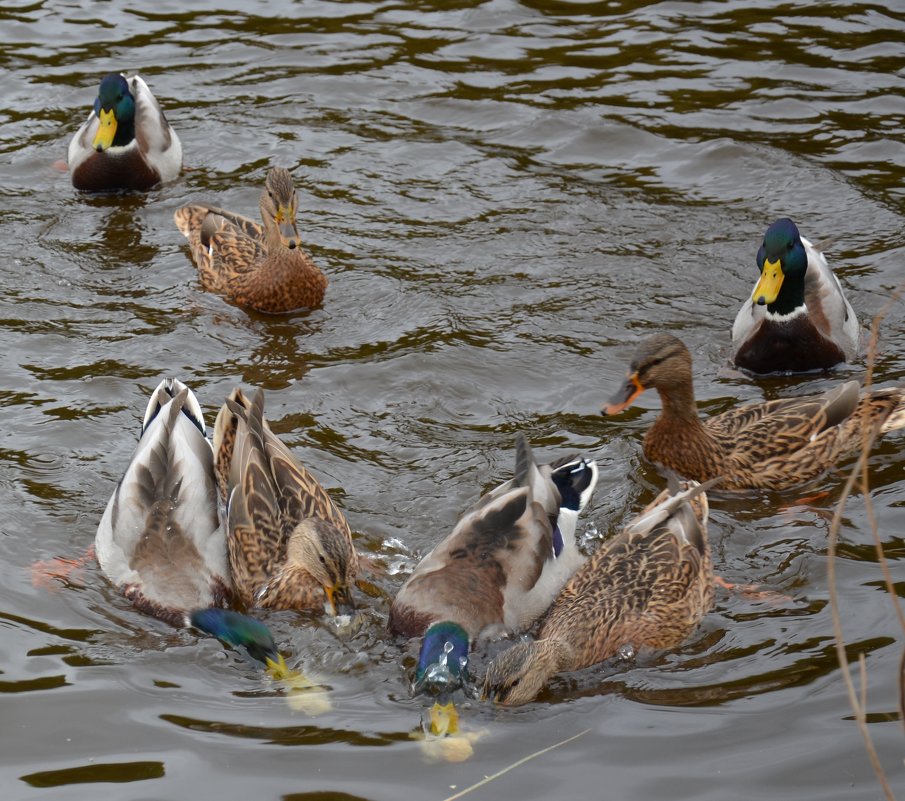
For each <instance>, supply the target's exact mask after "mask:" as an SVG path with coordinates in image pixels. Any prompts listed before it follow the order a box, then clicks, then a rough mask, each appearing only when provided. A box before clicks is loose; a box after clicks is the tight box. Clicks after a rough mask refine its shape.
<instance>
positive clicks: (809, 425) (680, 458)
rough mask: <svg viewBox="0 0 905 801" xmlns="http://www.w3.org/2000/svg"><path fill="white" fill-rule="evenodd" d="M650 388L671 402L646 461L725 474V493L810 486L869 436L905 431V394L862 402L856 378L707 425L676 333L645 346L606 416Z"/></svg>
mask: <svg viewBox="0 0 905 801" xmlns="http://www.w3.org/2000/svg"><path fill="white" fill-rule="evenodd" d="M645 389H656V390H657V392H658V393H659V394H660V401H661V403H662V405H663V410H662V411H661V413H660V416H659V417H658V418H657V420H656V422H655V423H654V424H653V425H652V426H651V428H650V430H649V431H648V432H647V434H646V435H645V437H644V454H645V456H647V458H648V459H650V461H652V462H654V463H655V464H659V465H663V466H664V467H667V468H670V469H672V470H675V471H677V472H678V473H680V474H681V475H682V476H685V477H686V478H693V479H695V480H696V481H706V480H708V479H710V478H715V477H716V476H722V477H723V481H722V483H721V484H720V489H721V490H723V489H729V490H739V489H757V488H759V489H784V488H786V487H791V486H794V485H796V484H800V483H803V482H806V481H810V480H812V479H815V478H818V477H820V476H821V475H823V473H825V472H826V471H827V470H829V469H830V468H831V467H832V466H833V465H834V464H836V462H838V461H839V460H840V459H843V458H845V457H846V456H848V455H850V454H852V453H854V452H856V451H857V450H858V449H859V448H860V447H861V443H862V439H863V436H864V434H865V433H867V434H868V435H870V436H873V435H881V434H885V433H886V432H888V431H892V430H893V429H896V428H902V427H903V426H905V389H902V388H898V387H896V388H892V389H879V390H874V391H872V392H869V393H865V394H864V395H860V397H859V388H858V384H857V383H856V382H855V381H848V382H846V383H844V384H841V385H840V386H837V387H836V388H834V389H832V390H829V391H828V392H825V393H823V394H822V395H806V396H803V397H798V398H783V399H780V400H772V401H764V402H754V403H747V404H745V405H743V406H740V407H738V408H737V409H730V410H729V411H726V412H723V413H722V414H718V415H715V416H714V417H709V418H707V419H706V420H703V421H702V420H701V418H700V417H699V416H698V411H697V407H696V405H695V400H694V387H693V384H692V377H691V355H690V354H689V352H688V349H687V348H686V347H685V345H684V344H682V342H681V341H680V340H679V339H677V338H676V337H674V336H672V335H670V334H657V335H655V336H652V337H650V338H648V339H646V340H645V341H644V342H642V343H641V346H640V347H639V348H638V351H637V353H636V354H635V357H634V358H633V359H632V363H631V367H630V368H629V375H628V379H627V380H626V382H625V384H624V385H623V386H622V388H621V389H620V390H619V391H618V392H616V394H615V395H613V397H612V398H611V399H610V400H609V402H608V404H607V405H606V406H604V408H603V413H604V414H617V413H618V412H621V411H622V410H623V409H625V408H627V407H628V406H630V405H631V404H632V402H633V401H634V400H635V398H637V397H638V396H639V395H640V394H641V393H642V392H643V391H644V390H645Z"/></svg>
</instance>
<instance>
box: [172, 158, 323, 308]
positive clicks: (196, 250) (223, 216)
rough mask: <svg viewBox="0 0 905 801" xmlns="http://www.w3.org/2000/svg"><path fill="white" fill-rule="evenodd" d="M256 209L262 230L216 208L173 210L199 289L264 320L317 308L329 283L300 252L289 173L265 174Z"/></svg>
mask: <svg viewBox="0 0 905 801" xmlns="http://www.w3.org/2000/svg"><path fill="white" fill-rule="evenodd" d="M260 206H261V219H262V221H263V223H264V225H263V227H262V226H261V225H259V224H258V223H256V222H254V221H253V220H250V219H248V218H247V217H243V216H241V215H239V214H234V213H233V212H231V211H226V210H224V209H220V208H217V207H215V206H207V205H200V204H198V205H192V206H183V207H182V208H180V209H177V210H176V213H175V215H174V218H175V220H176V226H177V228H179V230H180V231H181V232H182V234H183V235H184V236H185V238H186V239H188V241H189V246H190V247H191V250H192V257H193V258H194V259H195V264H196V265H197V266H198V273H199V274H200V276H201V284H202V286H203V287H204V289H206V290H207V291H209V292H216V293H218V294H220V295H223V296H225V297H227V298H229V299H230V300H232V301H234V302H235V303H237V304H238V305H240V306H245V307H248V308H251V309H256V310H257V311H260V312H266V313H268V314H285V313H287V312H291V311H295V310H296V309H301V308H305V307H311V306H318V305H319V304H320V303H321V301H323V299H324V292H325V291H326V289H327V277H326V276H325V275H324V274H323V273H322V272H321V271H320V270H319V269H318V268H317V266H316V265H315V264H314V262H313V261H311V258H310V256H308V254H307V253H305V251H304V250H302V242H301V238H300V237H299V232H298V228H297V227H296V222H295V218H296V211H297V209H298V197H297V195H296V192H295V186H293V183H292V177H291V176H290V175H289V171H288V170H285V169H283V168H282V167H274V168H273V169H271V170H270V171H269V172H268V173H267V180H266V182H265V185H264V191H263V192H262V193H261V203H260Z"/></svg>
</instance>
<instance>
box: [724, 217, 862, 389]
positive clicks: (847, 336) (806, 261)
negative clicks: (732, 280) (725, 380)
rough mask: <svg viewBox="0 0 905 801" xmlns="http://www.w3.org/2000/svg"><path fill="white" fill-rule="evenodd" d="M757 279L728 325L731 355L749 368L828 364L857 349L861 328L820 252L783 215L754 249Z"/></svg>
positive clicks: (782, 369) (802, 368) (787, 369)
mask: <svg viewBox="0 0 905 801" xmlns="http://www.w3.org/2000/svg"><path fill="white" fill-rule="evenodd" d="M757 267H758V269H759V270H761V277H760V280H759V281H758V282H757V285H756V286H755V287H754V291H753V292H752V293H751V297H750V298H749V299H748V300H746V301H745V303H744V305H743V306H742V308H741V310H740V311H739V313H738V315H737V316H736V318H735V323H734V324H733V326H732V351H733V355H732V361H733V363H734V364H735V365H736V366H737V367H740V368H742V369H743V370H748V371H749V372H752V373H761V374H763V373H801V372H806V371H809V370H828V369H829V368H830V367H833V366H834V365H836V364H839V363H841V362H850V361H852V360H853V359H855V358H856V357H857V355H858V350H859V345H860V339H861V330H860V328H859V326H858V319H857V317H855V312H854V310H853V309H852V307H851V304H850V303H849V302H848V300H846V298H845V295H844V294H843V293H842V286H841V284H840V283H839V279H838V278H836V276H835V275H834V274H833V271H832V270H831V269H830V268H829V266H828V265H827V263H826V259H825V258H824V256H823V254H822V253H821V252H820V251H819V250H818V249H817V248H816V247H815V246H814V245H812V244H811V243H810V242H808V240H807V239H805V238H804V237H802V236H801V235H800V234H799V233H798V228H797V227H796V225H795V223H793V222H792V221H791V220H790V219H788V218H783V219H781V220H777V221H776V222H775V223H773V224H772V225H771V226H770V227H769V228H768V229H767V232H766V234H764V241H763V244H762V245H761V246H760V249H759V250H758V251H757Z"/></svg>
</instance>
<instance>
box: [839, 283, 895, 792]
mask: <svg viewBox="0 0 905 801" xmlns="http://www.w3.org/2000/svg"><path fill="white" fill-rule="evenodd" d="M903 291H905V284H903V285H902V286H901V287H900V288H899V289H897V290H896V291H895V292H894V293H893V294H892V297H891V298H890V299H889V301H888V302H887V303H886V304H885V305H884V306H883V308H882V309H881V310H880V312H879V313H878V314H877V315H876V317H874V319H873V322H872V323H871V335H870V345H869V348H868V353H867V375H866V377H865V382H864V388H865V391H870V387H871V384H872V382H873V373H874V365H875V362H876V355H877V342H878V340H879V331H880V324H881V323H882V321H883V319H884V318H885V317H886V315H887V314H888V313H889V310H890V309H891V308H892V305H893V304H894V303H896V302H897V301H898V300H899V298H900V297H901V294H902V292H903ZM878 433H879V430H878V429H868V428H865V429H864V431H863V432H862V440H861V453H860V454H859V456H858V461H857V462H856V464H855V466H854V468H853V469H852V471H851V473H850V474H849V477H848V479H847V480H846V482H845V486H844V487H843V490H842V496H841V497H840V499H839V503H838V504H837V506H836V510H835V512H834V514H833V519H832V522H831V523H830V530H829V535H828V547H827V580H828V584H829V591H830V610H831V613H832V618H833V635H834V637H835V640H836V657H837V659H838V660H839V667H840V669H841V671H842V678H843V681H844V682H845V688H846V691H847V693H848V697H849V703H850V704H851V707H852V711H853V713H854V717H855V721H856V722H857V724H858V729H859V730H860V732H861V736H862V738H863V740H864V748H865V750H866V751H867V755H868V758H869V759H870V763H871V766H872V767H873V769H874V773H875V774H876V776H877V780H878V781H879V782H880V785H881V786H882V788H883V792H884V794H885V795H886V798H887V799H888V800H889V801H895V797H894V796H893V794H892V789H891V788H890V786H889V782H888V780H887V778H886V773H885V772H884V770H883V766H882V764H881V763H880V758H879V756H878V754H877V750H876V748H875V747H874V744H873V740H872V739H871V736H870V732H869V731H868V728H867V662H866V660H865V658H864V654H863V653H862V654H859V655H858V663H859V668H860V683H861V694H860V698H859V696H858V693H857V692H856V689H855V683H854V681H853V679H852V675H851V670H850V668H849V663H848V656H847V654H846V651H845V640H844V639H843V635H842V619H841V616H840V611H839V597H838V594H837V590H836V546H837V543H838V540H839V527H840V525H841V521H842V515H843V512H844V511H845V503H846V501H847V500H848V498H849V496H850V494H851V491H852V487H853V486H854V484H855V481H856V480H858V479H860V482H859V483H860V489H861V493H862V496H863V498H864V505H865V510H866V514H867V519H868V523H869V525H870V529H871V533H872V535H873V539H874V545H875V547H876V550H877V559H878V561H879V563H880V567H881V570H882V572H883V576H884V580H885V583H886V588H887V592H888V593H889V596H890V598H892V600H893V604H894V606H895V609H896V615H897V616H898V619H899V623H900V625H901V627H902V631H903V634H905V614H903V612H902V609H901V607H900V605H899V603H898V600H897V599H898V593H897V592H896V590H895V586H894V585H893V582H892V575H891V573H890V570H889V564H888V562H887V560H886V555H885V553H884V552H883V542H882V540H881V539H880V532H879V528H878V525H877V518H876V515H875V513H874V507H873V501H872V498H871V495H870V485H869V480H868V471H867V460H868V456H869V454H870V449H871V446H872V445H873V443H874V440H875V439H876V437H877V434H878ZM899 705H900V707H901V710H902V715H903V723H905V654H903V661H902V663H901V666H900V694H899Z"/></svg>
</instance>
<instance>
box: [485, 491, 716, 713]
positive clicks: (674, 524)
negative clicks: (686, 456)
mask: <svg viewBox="0 0 905 801" xmlns="http://www.w3.org/2000/svg"><path fill="white" fill-rule="evenodd" d="M712 483H714V482H710V484H712ZM710 484H706V485H698V484H695V483H690V484H686V485H685V486H686V488H687V489H685V490H684V491H681V492H679V491H678V490H679V487H675V488H674V490H672V491H671V490H664V491H663V492H662V493H661V494H660V495H659V496H658V497H657V498H656V500H654V502H653V503H651V504H650V505H649V506H648V507H647V508H646V509H645V510H644V511H643V512H642V513H641V514H640V515H639V516H638V517H637V518H635V520H633V521H632V522H631V523H629V525H627V526H626V527H625V529H624V530H623V531H622V533H621V534H619V535H617V536H616V537H614V538H613V539H611V540H609V541H608V542H605V543H604V544H603V545H601V546H600V548H599V549H598V550H597V551H596V552H595V553H594V555H593V556H592V557H591V558H590V559H589V560H588V561H587V562H586V563H585V564H584V565H582V567H581V568H579V569H578V571H577V572H576V573H575V575H574V576H573V577H572V578H571V579H570V580H569V582H568V583H567V584H566V586H565V587H563V589H562V592H560V594H559V596H558V597H557V598H556V600H555V601H554V602H553V605H552V606H551V607H550V610H549V611H548V612H547V615H546V617H544V619H543V622H542V623H541V625H540V629H539V630H538V632H537V638H536V639H535V640H534V641H533V642H524V643H519V644H518V645H515V646H513V647H512V648H510V649H508V650H507V651H504V652H503V653H502V654H500V655H499V656H498V657H496V659H494V660H493V662H492V663H491V664H490V666H489V668H488V670H487V675H486V677H485V679H484V689H483V697H484V698H485V699H486V698H491V699H493V700H494V701H496V702H497V703H501V704H507V705H513V706H514V705H517V704H524V703H526V702H528V701H530V700H532V699H533V698H535V697H536V696H537V694H538V693H539V692H540V691H541V689H542V688H543V687H544V685H546V683H547V682H548V681H549V680H550V678H551V677H552V676H553V675H555V674H556V673H559V672H561V671H568V670H580V669H581V668H585V667H589V666H590V665H594V664H596V663H598V662H601V661H603V660H604V659H607V658H609V657H611V656H613V655H614V654H616V653H617V651H618V650H619V649H620V648H621V647H622V646H623V645H631V646H633V647H634V648H639V647H642V646H647V647H651V648H672V647H674V646H676V645H678V644H679V643H681V642H682V641H683V640H684V639H685V638H686V637H687V636H688V635H689V634H690V633H691V632H692V631H693V630H694V629H695V628H696V627H697V625H698V623H700V621H701V618H702V617H703V616H704V614H705V613H706V612H707V610H708V609H710V606H711V605H712V603H713V564H712V562H711V558H710V545H709V542H708V539H707V513H708V506H707V496H706V495H705V494H704V490H706V489H707V488H708V486H710ZM689 487H690V488H689Z"/></svg>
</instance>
